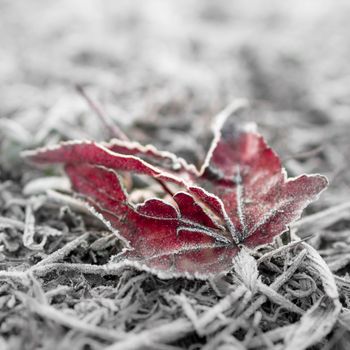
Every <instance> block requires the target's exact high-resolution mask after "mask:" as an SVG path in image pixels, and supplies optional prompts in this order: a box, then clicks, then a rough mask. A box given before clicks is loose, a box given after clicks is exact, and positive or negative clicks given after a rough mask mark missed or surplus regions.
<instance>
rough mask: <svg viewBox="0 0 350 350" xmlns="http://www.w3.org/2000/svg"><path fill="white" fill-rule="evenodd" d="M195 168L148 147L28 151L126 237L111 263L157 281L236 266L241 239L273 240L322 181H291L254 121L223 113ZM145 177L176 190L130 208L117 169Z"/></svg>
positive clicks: (254, 243)
mask: <svg viewBox="0 0 350 350" xmlns="http://www.w3.org/2000/svg"><path fill="white" fill-rule="evenodd" d="M221 124H222V125H221V128H220V129H219V130H217V132H216V135H215V137H214V140H213V143H212V145H211V148H210V150H209V152H208V156H207V158H206V160H205V162H204V164H203V166H202V168H201V170H197V169H196V168H195V167H194V166H193V165H189V164H187V163H186V162H185V161H184V160H183V159H181V158H178V157H176V156H175V155H174V154H171V153H169V152H161V151H158V150H157V149H156V148H154V147H153V146H142V145H140V144H138V143H135V142H129V141H120V140H112V141H111V142H109V143H96V142H91V141H70V142H66V143H62V144H60V145H57V146H55V147H51V148H42V149H39V150H34V151H27V152H25V156H26V157H27V158H29V159H30V160H31V161H33V162H35V163H42V164H47V163H62V164H64V166H65V171H66V173H67V175H68V176H69V178H70V180H71V183H72V186H73V189H74V190H75V191H76V192H77V193H78V194H80V195H81V196H82V197H83V198H84V199H85V201H86V202H87V203H88V205H89V207H90V209H91V211H92V212H93V213H94V214H95V215H97V216H98V217H99V218H100V219H101V220H102V221H104V222H105V223H106V225H107V226H108V227H109V228H110V229H111V230H112V231H114V232H115V233H116V234H117V235H118V237H119V238H120V239H121V240H123V241H124V243H125V246H126V248H125V249H124V251H123V252H122V253H121V254H119V256H118V257H117V259H126V260H128V261H132V262H134V263H135V264H136V265H137V266H138V267H139V268H143V269H146V270H148V271H151V272H153V273H155V274H157V275H158V276H160V277H164V278H170V277H174V276H185V277H197V278H208V277H209V276H212V275H217V274H219V273H225V272H227V271H229V270H230V269H231V268H232V264H233V262H232V259H233V257H234V256H235V255H236V254H237V252H238V251H239V249H240V246H241V245H244V246H246V247H249V248H255V247H258V246H261V245H264V244H268V243H271V242H272V241H273V239H274V237H276V236H278V235H280V234H281V233H283V232H284V231H286V230H287V228H288V225H289V224H291V223H292V222H293V221H295V220H296V219H298V218H299V217H300V215H301V213H302V211H303V209H304V208H305V207H306V206H307V205H308V204H309V203H311V202H312V201H314V200H316V199H317V197H318V196H319V194H320V193H321V192H322V191H323V190H324V189H325V188H326V187H327V179H326V178H325V177H324V176H321V175H301V176H299V177H297V178H291V179H287V176H286V173H285V170H284V169H283V168H282V165H281V162H280V160H279V158H278V156H277V155H276V154H275V153H274V151H273V150H272V149H271V148H270V147H268V146H267V144H266V142H265V141H264V139H263V137H262V136H261V135H259V134H258V133H257V132H256V131H255V129H254V126H253V125H252V124H242V125H237V124H236V123H235V122H234V121H233V118H227V119H226V120H223V121H222V123H221ZM124 172H131V173H138V174H143V175H148V176H150V177H152V178H154V179H156V180H157V181H160V182H161V183H163V184H167V183H174V184H176V185H177V186H180V188H181V191H179V192H177V193H175V194H173V195H172V198H171V197H170V196H169V194H168V197H166V196H165V197H164V199H160V198H152V199H148V200H147V201H145V202H144V203H141V204H138V205H135V204H133V203H131V201H130V200H129V196H128V194H127V192H126V191H125V189H124V188H123V185H122V181H121V179H120V174H121V173H124Z"/></svg>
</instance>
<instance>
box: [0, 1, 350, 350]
mask: <svg viewBox="0 0 350 350" xmlns="http://www.w3.org/2000/svg"><path fill="white" fill-rule="evenodd" d="M311 3H313V1H311ZM315 3H316V1H315ZM137 4H138V7H136V6H135V5H130V2H128V1H120V2H118V6H116V5H115V3H114V2H110V3H109V2H106V3H105V5H104V6H102V5H100V2H99V1H94V0H91V1H89V2H86V1H85V0H84V1H80V0H75V1H70V0H69V1H68V0H67V1H62V2H60V4H59V5H55V4H54V3H52V4H51V5H48V4H47V3H46V2H44V1H41V0H40V1H37V2H35V4H34V3H33V2H31V3H28V4H27V3H26V4H24V3H21V4H20V3H16V2H10V1H4V2H1V3H0V17H1V19H2V21H1V22H0V40H1V42H2V45H0V53H2V54H4V55H3V57H4V61H3V62H2V64H1V66H0V73H3V76H4V79H3V80H2V81H1V82H0V93H1V96H2V97H3V98H2V104H1V106H0V248H1V249H0V264H1V271H0V349H6V350H7V349H9V350H17V349H28V350H29V349H58V350H63V349H77V350H78V349H82V350H83V349H84V350H86V349H96V350H97V349H122V350H124V349H147V348H148V349H164V350H165V349H169V350H170V349H171V350H172V349H192V350H194V349H199V348H203V349H207V350H209V349H221V350H223V349H229V348H235V349H236V348H237V349H306V348H311V349H323V350H326V349H333V348H337V349H348V348H349V346H350V328H349V324H350V311H349V310H350V278H349V275H348V272H349V266H350V248H349V247H350V214H349V194H350V182H349V179H350V170H349V169H350V166H349V165H350V153H349V149H350V140H349V137H348V133H349V128H350V120H349V117H348V116H349V113H350V107H349V103H348V102H349V99H348V91H347V86H348V76H350V75H349V72H348V71H347V70H348V61H349V57H347V56H349V54H348V52H347V51H346V47H348V45H347V38H346V36H344V35H342V34H343V33H345V32H346V31H349V30H350V28H349V21H348V18H347V16H346V15H345V14H346V13H347V10H348V4H346V3H345V2H342V1H341V2H339V3H338V5H337V6H333V3H332V2H331V1H330V0H322V1H321V0H317V9H318V10H317V11H316V10H314V11H311V12H308V10H307V9H305V6H304V5H305V4H304V2H302V1H293V2H284V3H283V5H282V3H281V4H278V5H276V4H274V5H273V4H272V3H270V2H269V4H270V7H269V6H267V5H266V3H265V4H264V5H262V3H260V2H258V1H252V2H251V4H249V5H247V4H246V2H245V1H238V2H235V4H233V3H232V5H227V3H221V2H217V3H215V4H212V3H209V2H206V1H203V2H202V1H190V2H187V1H186V3H185V1H179V2H176V3H174V4H171V2H166V1H156V0H152V1H151V0H150V1H148V2H147V5H145V4H143V3H141V2H138V3H137ZM164 4H165V5H164ZM272 5H273V6H272ZM266 7H268V11H267V12H266ZM160 13H161V14H162V16H160V15H159V14H160ZM99 16H100V17H99ZM14 18H16V21H15V20H14ZM39 18H40V20H39ZM271 23H272V24H273V25H272V24H271ZM268 24H269V25H268ZM29 28H31V30H29ZM32 29H33V30H32ZM4 33H5V35H4ZM281 33H282V35H281ZM261 35H262V36H263V38H264V40H261V39H259V38H261ZM282 37H283V40H282V39H281V38H282ZM324 37H327V38H328V40H327V41H326V42H325V41H324V40H323V38H324ZM20 38H23V41H21V39H20ZM116 38H118V40H116ZM189 38H190V39H189ZM218 38H221V39H220V40H218ZM225 38H227V39H225ZM319 38H321V39H322V40H321V42H320V41H319V40H320V39H319ZM102 39H103V40H102ZM169 42H171V43H172V47H173V48H174V51H172V52H171V53H170V51H169V50H167V47H168V46H167V45H168V43H169ZM125 43H136V44H134V45H129V44H128V45H126V44H125ZM141 43H142V44H141ZM266 43H268V45H266ZM320 45H321V46H322V48H323V49H322V54H320V51H319V49H318V48H319V47H320ZM19 52H20V53H21V55H19V54H18V53H19ZM43 52H45V54H42V53H43ZM325 52H326V53H327V54H326V55H324V54H323V53H325ZM8 83H10V84H8ZM76 83H80V84H83V85H84V86H87V90H88V91H89V93H91V94H92V95H93V96H94V97H97V98H98V99H99V100H100V101H101V102H102V103H103V106H104V108H105V109H106V110H107V111H108V112H109V113H110V114H111V116H112V118H113V119H114V120H115V121H117V122H118V123H119V124H121V125H122V126H123V128H124V130H128V134H129V135H131V136H133V137H134V138H136V139H138V140H140V141H141V142H144V143H146V142H156V143H157V145H158V146H160V147H161V148H166V149H168V150H170V151H174V152H176V153H178V154H181V155H182V156H184V157H185V158H187V159H188V160H189V161H194V162H197V161H198V160H199V159H201V157H203V155H204V151H205V148H206V147H207V145H208V142H209V136H210V135H209V134H210V133H209V130H208V127H207V126H208V123H209V122H210V120H211V116H212V115H214V114H216V113H217V112H218V111H219V110H221V109H222V108H223V107H224V106H225V105H227V104H228V103H230V102H231V101H232V97H233V96H245V97H248V98H249V99H250V100H252V102H253V108H252V111H251V114H250V116H242V118H250V119H254V120H255V121H257V123H258V124H259V126H260V127H261V129H262V132H263V133H264V134H265V135H266V136H267V137H268V138H269V140H270V143H271V144H272V145H273V146H274V148H276V149H277V150H278V152H279V154H281V156H282V158H283V159H284V164H285V166H286V167H287V170H288V172H289V174H290V175H298V174H300V173H302V172H309V173H311V172H321V173H324V174H326V175H327V176H328V177H329V179H330V181H331V186H330V188H329V190H328V191H327V192H326V193H325V194H324V195H322V198H321V200H320V201H319V202H317V203H316V204H315V205H313V206H312V207H311V208H309V209H308V210H307V213H306V215H305V216H304V218H303V219H302V220H300V221H299V222H298V223H296V224H295V225H294V226H293V227H292V228H291V236H292V242H291V243H289V244H283V243H282V241H283V240H282V239H281V240H278V241H277V242H275V244H274V245H271V246H268V247H265V248H264V249H261V250H259V251H257V252H246V251H243V252H242V253H241V255H239V256H238V257H237V259H236V262H235V268H234V270H233V271H232V272H231V273H230V274H228V275H227V276H226V277H225V278H217V279H214V280H211V281H207V282H204V281H189V280H185V279H172V280H160V279H158V278H156V277H154V276H152V275H149V274H147V273H145V272H140V271H137V270H136V269H135V268H133V267H132V266H125V265H123V264H122V263H120V264H114V263H110V262H109V261H110V257H111V256H113V255H115V254H116V253H117V252H118V251H119V250H120V248H121V247H120V243H119V242H118V241H117V239H116V238H115V237H114V236H113V235H111V233H110V232H108V230H107V229H106V228H105V227H104V226H103V225H102V224H101V223H99V222H98V221H96V219H94V218H92V217H91V216H90V215H88V213H87V211H86V210H85V208H84V206H83V205H82V204H81V203H80V202H79V201H77V200H75V199H72V197H70V196H69V194H67V191H68V190H69V187H68V184H67V181H66V180H64V179H63V178H62V177H60V176H58V175H59V174H57V171H56V170H55V169H50V170H45V172H43V171H41V170H36V169H33V168H31V167H29V166H28V165H25V164H23V162H22V160H21V159H20V157H19V156H18V154H19V152H20V151H21V150H23V149H25V148H29V147H35V146H38V145H43V144H52V143H56V142H58V141H59V140H63V139H69V138H93V139H99V140H101V139H105V138H107V137H108V132H106V131H105V130H104V129H103V125H102V124H101V123H100V122H99V120H98V118H96V116H94V115H93V113H92V112H91V111H90V110H89V109H88V107H87V106H86V104H85V103H84V101H83V100H82V99H81V98H80V96H79V95H78V94H76V92H75V91H74V89H73V88H72V86H73V85H74V84H76ZM297 235H298V236H297ZM298 237H300V238H302V239H304V241H300V240H299V238H298ZM306 242H307V243H306Z"/></svg>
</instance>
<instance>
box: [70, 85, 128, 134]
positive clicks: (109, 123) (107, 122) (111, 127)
mask: <svg viewBox="0 0 350 350" xmlns="http://www.w3.org/2000/svg"><path fill="white" fill-rule="evenodd" d="M75 88H76V90H77V91H78V93H79V94H80V95H81V96H82V97H83V98H84V100H85V101H86V102H87V104H88V105H89V107H90V108H91V109H92V110H93V111H94V112H95V114H96V115H97V116H98V117H99V118H100V120H101V121H102V123H103V124H104V126H105V127H106V129H107V130H108V132H109V134H110V137H116V138H117V139H120V140H124V141H127V140H128V139H129V138H128V137H127V136H126V135H125V133H124V132H123V131H122V130H121V129H120V128H119V127H118V126H117V125H116V124H115V123H114V122H113V120H111V118H110V117H109V116H108V115H107V113H105V111H104V110H103V109H102V107H101V106H99V105H98V104H97V102H96V101H93V100H92V98H91V97H90V96H89V95H88V94H87V93H86V91H85V89H84V88H83V87H82V86H81V85H79V84H77V85H76V86H75Z"/></svg>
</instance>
